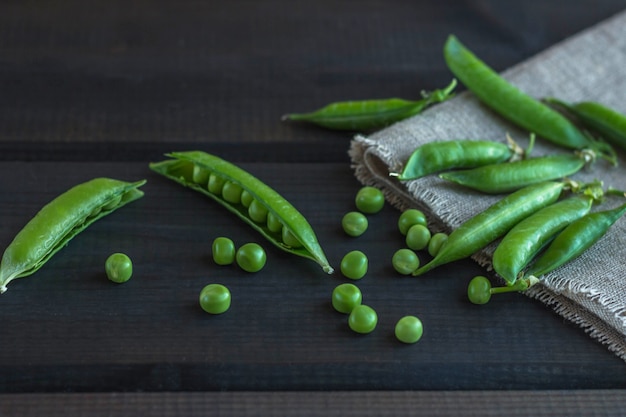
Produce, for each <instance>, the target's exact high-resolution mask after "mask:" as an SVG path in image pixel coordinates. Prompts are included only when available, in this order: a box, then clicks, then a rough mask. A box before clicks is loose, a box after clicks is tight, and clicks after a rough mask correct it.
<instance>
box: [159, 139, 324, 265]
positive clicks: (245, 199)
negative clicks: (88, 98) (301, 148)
mask: <svg viewBox="0 0 626 417" xmlns="http://www.w3.org/2000/svg"><path fill="white" fill-rule="evenodd" d="M167 156H170V157H172V158H173V159H170V160H165V161H161V162H154V163H151V164H150V168H151V169H152V170H153V171H155V172H157V173H159V174H161V175H163V176H165V177H167V178H169V179H171V180H173V181H176V182H178V183H179V184H182V185H184V186H185V187H189V188H191V189H193V190H195V191H198V192H201V193H203V194H204V195H207V196H209V197H210V198H212V199H213V200H215V201H216V202H218V203H219V204H221V205H222V206H224V207H225V208H226V209H228V210H229V211H230V212H232V213H234V214H236V215H237V216H238V217H239V218H241V219H242V220H244V221H245V222H246V223H248V224H249V225H250V226H252V227H253V228H254V229H255V230H257V231H258V232H259V233H261V235H263V236H264V237H265V238H266V239H268V241H270V242H271V243H273V244H274V245H276V246H277V247H278V248H280V249H282V250H284V251H286V252H289V253H292V254H294V255H298V256H302V257H305V258H308V259H311V260H314V261H315V262H317V263H318V264H319V265H320V266H321V267H322V268H323V269H324V271H325V272H327V273H329V274H330V273H332V272H333V268H332V267H331V266H330V264H329V263H328V260H327V259H326V256H325V254H324V251H323V250H322V248H321V246H320V244H319V242H318V240H317V237H316V235H315V232H314V231H313V228H312V227H311V225H310V224H309V222H308V221H307V220H306V218H305V217H304V216H303V215H302V214H301V213H300V212H299V211H298V210H297V209H296V208H295V207H294V206H293V205H292V204H291V203H289V202H288V201H287V200H286V199H285V198H284V197H282V196H281V195H280V194H278V193H277V192H276V191H274V190H273V189H272V188H270V187H269V186H268V185H266V184H265V183H263V182H262V181H260V180H259V179H257V178H256V177H254V176H253V175H252V174H250V173H248V172H247V171H245V170H243V169H241V168H239V167H237V166H236V165H234V164H232V163H230V162H228V161H225V160H223V159H221V158H219V157H217V156H215V155H211V154H208V153H205V152H202V151H188V152H173V153H171V154H168V155H167ZM233 188H234V189H236V190H235V191H234V192H231V191H227V190H230V189H233Z"/></svg>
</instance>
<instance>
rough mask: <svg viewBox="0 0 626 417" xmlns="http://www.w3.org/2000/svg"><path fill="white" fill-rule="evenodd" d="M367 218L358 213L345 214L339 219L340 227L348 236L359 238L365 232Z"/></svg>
mask: <svg viewBox="0 0 626 417" xmlns="http://www.w3.org/2000/svg"><path fill="white" fill-rule="evenodd" d="M368 225H369V223H368V221H367V217H365V216H364V215H363V213H360V212H358V211H351V212H349V213H346V214H345V215H344V216H343V218H342V219H341V227H342V228H343V230H344V232H346V234H347V235H348V236H353V237H357V236H361V235H362V234H363V233H365V231H366V230H367V227H368Z"/></svg>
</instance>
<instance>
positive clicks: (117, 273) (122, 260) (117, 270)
mask: <svg viewBox="0 0 626 417" xmlns="http://www.w3.org/2000/svg"><path fill="white" fill-rule="evenodd" d="M104 269H105V271H106V274H107V277H108V278H109V279H110V280H111V281H113V282H117V283H118V284H121V283H123V282H126V281H128V280H129V279H130V277H131V276H132V275H133V263H132V261H131V260H130V258H129V257H128V255H126V254H124V253H114V254H112V255H111V256H109V257H108V258H107V260H106V262H105V263H104Z"/></svg>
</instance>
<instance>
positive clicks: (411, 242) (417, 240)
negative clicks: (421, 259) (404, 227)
mask: <svg viewBox="0 0 626 417" xmlns="http://www.w3.org/2000/svg"><path fill="white" fill-rule="evenodd" d="M405 240H406V245H407V246H408V247H409V248H411V249H413V250H422V249H424V248H426V247H427V246H428V242H429V241H430V230H428V228H427V227H426V226H424V225H423V224H414V225H413V226H411V228H410V229H409V231H408V232H406V239H405Z"/></svg>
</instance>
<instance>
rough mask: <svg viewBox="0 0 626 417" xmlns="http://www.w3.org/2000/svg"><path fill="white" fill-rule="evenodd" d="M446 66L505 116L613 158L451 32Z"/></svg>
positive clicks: (566, 145)
mask: <svg viewBox="0 0 626 417" xmlns="http://www.w3.org/2000/svg"><path fill="white" fill-rule="evenodd" d="M444 58H445V60H446V63H447V65H448V68H450V70H451V71H452V73H454V75H455V76H456V77H457V78H458V79H459V80H460V81H461V82H462V83H463V84H464V85H465V86H466V87H467V88H468V89H469V90H470V91H472V92H473V93H474V94H475V95H476V97H478V99H479V100H480V101H481V102H483V103H484V104H485V105H486V106H488V107H489V108H491V109H492V110H493V111H495V112H496V113H498V114H500V115H501V116H502V117H504V118H505V119H507V120H509V121H511V122H513V123H514V124H516V125H517V126H520V127H522V128H524V129H526V130H528V131H529V132H532V133H535V134H537V135H538V136H540V137H542V138H544V139H546V140H548V141H550V142H552V143H554V144H556V145H558V146H561V147H564V148H568V149H576V150H580V149H592V150H596V151H597V152H598V153H599V154H601V155H603V156H604V157H606V158H607V159H609V160H611V161H612V162H615V155H614V153H613V151H612V149H611V148H610V147H608V146H605V144H602V143H600V142H597V141H594V140H592V139H591V138H590V137H589V136H587V135H585V134H584V133H583V132H582V131H581V130H579V129H578V128H577V127H576V126H575V125H574V124H573V123H572V122H571V121H570V120H569V119H568V118H566V117H565V116H563V115H562V114H560V113H559V112H558V111H556V110H554V109H552V108H550V107H549V106H548V105H546V104H544V103H542V102H541V101H539V100H537V99H535V98H533V97H531V96H529V95H528V94H526V93H524V92H523V91H521V90H520V89H519V88H517V87H515V86H514V85H512V84H511V83H509V82H508V81H507V80H505V79H504V78H503V77H501V76H500V75H499V74H497V73H496V72H495V71H494V70H493V69H491V68H490V67H489V66H488V65H486V64H485V63H484V62H483V61H481V60H480V59H479V58H478V57H476V56H475V55H474V54H473V53H472V52H471V51H470V50H468V49H467V48H466V47H465V46H464V45H463V44H462V43H461V42H460V41H459V40H458V39H457V38H456V37H455V36H453V35H451V36H449V37H448V40H447V41H446V44H445V46H444Z"/></svg>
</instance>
